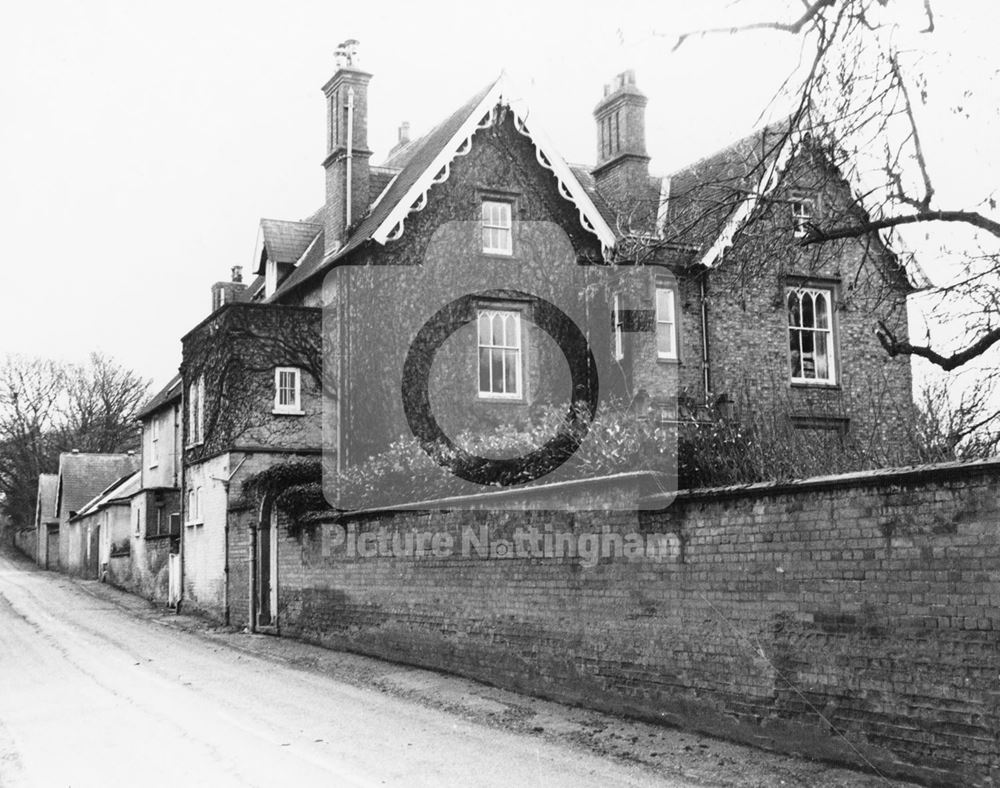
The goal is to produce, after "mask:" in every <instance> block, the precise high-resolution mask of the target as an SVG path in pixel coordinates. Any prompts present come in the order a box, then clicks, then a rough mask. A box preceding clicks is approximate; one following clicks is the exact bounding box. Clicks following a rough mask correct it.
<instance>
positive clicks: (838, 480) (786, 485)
mask: <svg viewBox="0 0 1000 788" xmlns="http://www.w3.org/2000/svg"><path fill="white" fill-rule="evenodd" d="M986 475H1000V457H990V458H989V459H985V460H971V461H969V460H955V461H952V462H939V463H928V464H926V465H910V466H905V467H898V468H880V469H877V470H867V471H852V472H850V473H839V474H832V475H829V476H811V477H809V478H806V479H791V480H787V481H771V482H756V483H754V484H734V485H729V486H726V487H705V488H701V489H692V490H679V491H678V492H677V494H676V495H669V494H668V495H662V494H657V495H651V496H647V497H646V498H644V499H643V504H644V508H648V509H654V510H655V509H657V508H665V507H666V506H668V505H669V504H670V503H672V502H674V501H675V500H677V501H703V500H722V499H726V498H745V497H746V498H749V497H765V496H769V495H788V494H794V493H800V492H807V491H817V490H837V489H843V488H845V487H887V486H890V485H904V484H914V483H918V482H935V481H941V482H944V481H954V480H960V481H963V480H966V479H968V478H969V477H971V476H986ZM658 500H662V501H663V503H664V505H663V506H662V507H657V506H656V502H657V501H658Z"/></svg>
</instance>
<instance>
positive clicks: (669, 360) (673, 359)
mask: <svg viewBox="0 0 1000 788" xmlns="http://www.w3.org/2000/svg"><path fill="white" fill-rule="evenodd" d="M656 363H657V364H680V363H681V360H680V359H679V358H677V356H657V357H656Z"/></svg>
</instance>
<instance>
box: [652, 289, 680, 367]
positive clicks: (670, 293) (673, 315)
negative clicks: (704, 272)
mask: <svg viewBox="0 0 1000 788" xmlns="http://www.w3.org/2000/svg"><path fill="white" fill-rule="evenodd" d="M660 293H666V294H667V299H668V301H667V303H669V304H670V315H669V319H666V318H667V316H665V315H661V314H660ZM653 299H654V300H653V308H654V310H655V312H656V323H655V326H654V331H653V343H654V347H655V348H656V358H657V359H659V360H661V361H676V360H677V333H678V332H677V291H676V290H675V289H674V288H673V287H670V286H668V285H659V284H658V285H657V286H656V291H655V292H654V294H653ZM661 325H663V326H670V350H669V351H666V350H660V343H659V330H660V326H661Z"/></svg>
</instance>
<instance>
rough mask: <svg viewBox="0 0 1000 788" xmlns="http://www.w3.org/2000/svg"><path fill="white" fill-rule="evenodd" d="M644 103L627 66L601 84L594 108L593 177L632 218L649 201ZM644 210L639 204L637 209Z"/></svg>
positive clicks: (610, 200) (609, 199) (615, 205)
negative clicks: (594, 163)
mask: <svg viewBox="0 0 1000 788" xmlns="http://www.w3.org/2000/svg"><path fill="white" fill-rule="evenodd" d="M646 103H647V99H646V95H645V94H644V93H643V92H642V91H641V90H639V88H638V87H636V84H635V72H634V71H632V70H631V69H630V70H628V71H623V72H622V73H621V74H618V75H617V76H616V77H615V79H614V81H613V82H612V83H611V84H609V85H605V86H604V96H603V97H602V98H601V100H600V101H599V102H598V104H597V106H596V107H595V108H594V118H595V120H596V121H597V166H596V167H595V168H594V180H595V181H596V183H597V188H598V189H599V190H600V191H601V193H602V194H603V195H604V196H605V198H606V199H607V200H608V201H609V202H610V203H611V204H612V205H613V206H614V207H615V208H616V209H617V210H618V211H619V212H623V213H627V214H629V215H631V216H632V217H633V219H636V218H638V216H637V210H636V209H637V206H639V205H640V204H642V205H644V204H645V202H647V201H648V197H649V196H648V194H647V193H648V192H649V190H650V180H649V156H647V155H646ZM646 210H647V209H646V208H642V210H641V211H639V213H643V214H644V213H645V212H646ZM645 218H646V217H645V216H643V219H645ZM635 223H636V222H635V221H633V224H635ZM640 223H641V222H640Z"/></svg>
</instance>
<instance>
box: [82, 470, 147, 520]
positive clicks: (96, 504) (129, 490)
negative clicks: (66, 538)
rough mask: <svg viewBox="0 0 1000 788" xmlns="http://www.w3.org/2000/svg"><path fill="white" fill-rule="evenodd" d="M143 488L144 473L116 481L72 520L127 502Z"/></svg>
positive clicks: (136, 473) (130, 475) (140, 472)
mask: <svg viewBox="0 0 1000 788" xmlns="http://www.w3.org/2000/svg"><path fill="white" fill-rule="evenodd" d="M141 487H142V471H136V472H135V473H130V474H128V475H127V476H122V477H121V478H120V479H115V481H113V482H112V483H111V484H109V485H108V486H107V487H105V488H104V489H103V490H101V492H99V493H98V494H97V495H95V496H94V497H93V498H91V499H90V501H88V502H87V503H85V504H84V505H83V507H81V509H80V511H78V512H77V513H76V516H75V517H73V518H72V519H73V520H79V519H80V518H81V517H86V516H87V515H88V514H94V513H95V512H97V511H100V510H101V509H103V508H104V507H106V506H110V505H111V504H114V503H123V502H126V501H128V500H129V499H130V498H131V497H132V496H133V495H135V494H136V493H137V492H139V490H140V489H141Z"/></svg>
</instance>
